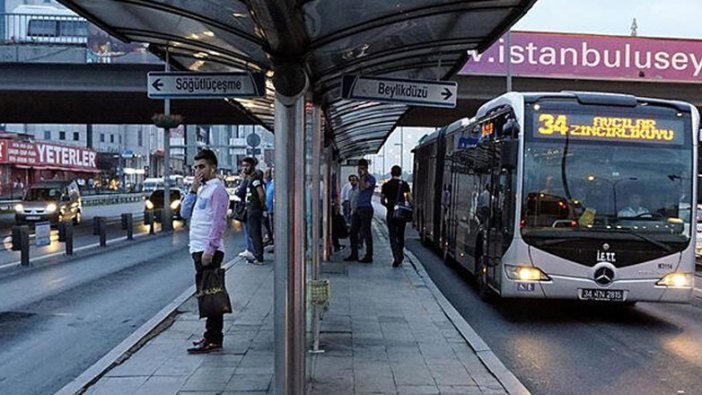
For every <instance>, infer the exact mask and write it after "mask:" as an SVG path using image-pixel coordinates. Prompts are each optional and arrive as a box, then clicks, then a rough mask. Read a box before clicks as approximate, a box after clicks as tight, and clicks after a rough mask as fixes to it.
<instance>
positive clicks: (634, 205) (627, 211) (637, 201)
mask: <svg viewBox="0 0 702 395" xmlns="http://www.w3.org/2000/svg"><path fill="white" fill-rule="evenodd" d="M641 201H642V199H641V195H639V194H638V193H633V194H631V196H629V206H627V207H625V208H624V209H622V210H619V213H618V214H617V216H618V217H621V218H635V217H642V216H650V215H651V211H649V210H648V209H647V208H646V207H643V206H642V205H641Z"/></svg>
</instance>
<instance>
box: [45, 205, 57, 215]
mask: <svg viewBox="0 0 702 395" xmlns="http://www.w3.org/2000/svg"><path fill="white" fill-rule="evenodd" d="M56 208H57V207H56V205H55V204H53V203H49V205H47V206H46V212H47V213H49V214H52V213H55V212H56Z"/></svg>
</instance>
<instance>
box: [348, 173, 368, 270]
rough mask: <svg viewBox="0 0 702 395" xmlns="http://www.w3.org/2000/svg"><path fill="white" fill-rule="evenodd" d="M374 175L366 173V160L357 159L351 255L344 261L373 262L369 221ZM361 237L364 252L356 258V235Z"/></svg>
mask: <svg viewBox="0 0 702 395" xmlns="http://www.w3.org/2000/svg"><path fill="white" fill-rule="evenodd" d="M375 182H376V181H375V177H373V175H372V174H370V173H368V161H367V160H365V159H361V160H359V161H358V189H359V192H358V197H357V198H356V210H355V211H354V214H353V216H354V218H352V219H351V232H350V233H351V234H350V238H351V255H349V256H348V257H346V258H345V259H344V260H345V261H359V262H361V263H372V262H373V235H372V234H371V221H372V220H373V204H372V203H371V200H372V199H373V191H374V190H375ZM359 234H360V236H361V237H363V238H364V239H365V243H366V254H365V256H364V257H363V258H361V259H358V236H359Z"/></svg>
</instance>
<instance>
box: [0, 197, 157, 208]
mask: <svg viewBox="0 0 702 395" xmlns="http://www.w3.org/2000/svg"><path fill="white" fill-rule="evenodd" d="M148 195H149V194H148V193H119V194H118V193H116V194H108V195H83V196H81V201H82V202H83V206H85V207H87V206H104V205H109V204H120V203H134V202H140V201H142V200H144V198H145V197H146V196H148ZM20 202H21V201H20V200H17V199H15V200H0V213H4V212H10V211H13V210H14V207H15V205H16V204H17V203H20Z"/></svg>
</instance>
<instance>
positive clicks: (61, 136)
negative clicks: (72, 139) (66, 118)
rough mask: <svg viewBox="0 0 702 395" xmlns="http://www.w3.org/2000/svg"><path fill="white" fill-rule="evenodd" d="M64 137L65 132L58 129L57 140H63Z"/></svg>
mask: <svg viewBox="0 0 702 395" xmlns="http://www.w3.org/2000/svg"><path fill="white" fill-rule="evenodd" d="M65 139H66V132H64V131H63V130H61V131H59V140H65Z"/></svg>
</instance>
